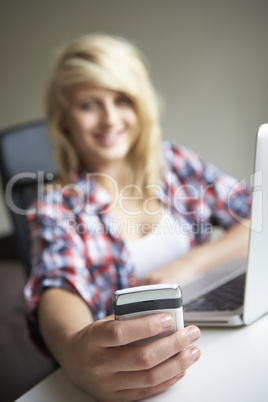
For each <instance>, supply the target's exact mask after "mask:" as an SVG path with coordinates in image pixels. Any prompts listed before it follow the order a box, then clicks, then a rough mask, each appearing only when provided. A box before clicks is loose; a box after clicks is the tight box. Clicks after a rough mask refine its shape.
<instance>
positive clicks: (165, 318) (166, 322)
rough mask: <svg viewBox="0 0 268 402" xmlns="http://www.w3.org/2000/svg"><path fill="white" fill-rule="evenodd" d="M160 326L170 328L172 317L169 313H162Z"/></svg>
mask: <svg viewBox="0 0 268 402" xmlns="http://www.w3.org/2000/svg"><path fill="white" fill-rule="evenodd" d="M160 322H161V325H162V328H170V327H171V326H172V324H173V318H172V316H171V315H169V314H163V315H161V317H160Z"/></svg>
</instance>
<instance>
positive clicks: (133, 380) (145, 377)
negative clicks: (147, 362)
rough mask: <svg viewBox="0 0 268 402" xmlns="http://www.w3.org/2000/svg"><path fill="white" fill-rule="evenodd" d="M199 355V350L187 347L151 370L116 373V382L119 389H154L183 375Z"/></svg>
mask: <svg viewBox="0 0 268 402" xmlns="http://www.w3.org/2000/svg"><path fill="white" fill-rule="evenodd" d="M200 355H201V352H200V349H199V348H197V347H189V348H187V349H185V350H183V351H182V352H181V353H179V354H177V355H175V356H173V357H171V358H170V359H168V360H166V361H164V362H162V363H161V364H159V365H157V366H156V367H153V368H151V369H148V370H141V371H132V372H125V373H122V372H120V373H117V375H116V381H118V385H119V384H121V389H122V387H123V389H132V388H148V387H149V388H150V387H155V386H157V385H160V384H162V383H163V382H166V381H169V380H170V379H172V378H174V377H176V376H180V375H182V374H183V373H185V372H186V370H187V369H188V368H189V367H190V366H191V365H192V364H194V363H195V362H196V361H197V360H198V359H199V358H200Z"/></svg>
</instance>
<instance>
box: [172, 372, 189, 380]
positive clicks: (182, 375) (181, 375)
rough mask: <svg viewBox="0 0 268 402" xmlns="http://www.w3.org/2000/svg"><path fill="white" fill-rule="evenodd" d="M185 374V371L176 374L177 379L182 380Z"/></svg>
mask: <svg viewBox="0 0 268 402" xmlns="http://www.w3.org/2000/svg"><path fill="white" fill-rule="evenodd" d="M185 374H186V372H185V371H184V372H183V373H180V374H178V375H176V377H175V378H176V379H177V380H180V379H181V378H183V377H184V376H185Z"/></svg>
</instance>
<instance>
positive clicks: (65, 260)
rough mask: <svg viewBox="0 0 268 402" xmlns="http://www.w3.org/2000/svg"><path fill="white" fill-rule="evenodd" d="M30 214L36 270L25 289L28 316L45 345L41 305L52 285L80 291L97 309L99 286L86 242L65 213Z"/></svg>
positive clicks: (37, 338)
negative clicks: (40, 324) (90, 266)
mask: <svg viewBox="0 0 268 402" xmlns="http://www.w3.org/2000/svg"><path fill="white" fill-rule="evenodd" d="M57 212H58V213H57V214H51V213H47V214H45V213H34V214H29V215H28V221H29V229H30V237H31V245H32V271H31V274H30V277H29V279H28V282H27V284H26V286H25V289H24V296H25V308H26V316H27V321H28V325H29V329H30V335H31V337H32V339H33V340H34V341H35V343H37V345H39V346H40V347H41V349H43V350H44V349H45V347H44V344H43V342H42V339H41V336H40V333H39V328H38V317H37V307H38V303H39V301H40V298H41V296H42V294H43V293H44V292H45V291H46V290H47V289H48V288H51V287H53V288H61V289H66V290H69V291H71V292H74V293H76V294H78V295H80V296H81V297H82V298H83V299H84V300H85V301H86V303H87V304H88V306H89V307H90V308H91V309H92V313H93V315H95V313H96V311H95V310H96V309H97V302H96V301H98V300H99V289H98V287H97V286H96V285H95V284H94V281H93V280H92V278H91V273H90V270H89V269H88V267H87V263H86V258H85V251H84V249H85V245H84V243H83V241H82V239H81V237H80V236H79V235H78V234H77V233H75V231H74V229H73V228H69V229H70V230H68V229H67V228H66V224H65V221H64V217H63V214H62V213H61V211H60V210H59V209H58V210H57Z"/></svg>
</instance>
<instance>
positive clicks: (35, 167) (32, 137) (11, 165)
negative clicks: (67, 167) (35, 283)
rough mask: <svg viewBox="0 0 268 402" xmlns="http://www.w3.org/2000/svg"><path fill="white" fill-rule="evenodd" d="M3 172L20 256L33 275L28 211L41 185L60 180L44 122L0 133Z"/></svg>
mask: <svg viewBox="0 0 268 402" xmlns="http://www.w3.org/2000/svg"><path fill="white" fill-rule="evenodd" d="M0 169H1V176H2V185H3V189H4V194H5V199H6V204H7V206H8V210H9V211H10V214H11V218H12V221H13V223H14V228H15V236H16V240H17V247H18V255H19V256H20V259H21V261H22V262H23V264H24V266H25V268H26V270H27V273H29V272H30V269H31V264H30V242H29V237H28V229H27V222H26V212H25V211H26V209H27V207H28V206H29V204H30V202H31V201H32V200H33V198H34V197H36V196H37V189H38V183H40V182H41V183H42V181H43V182H47V181H49V180H51V179H52V176H53V177H55V176H57V169H56V167H55V164H54V162H53V160H52V154H51V149H50V144H49V139H48V130H47V125H46V123H45V122H44V121H38V122H32V123H29V124H24V125H22V126H19V127H15V128H11V129H8V130H5V131H3V132H2V133H0Z"/></svg>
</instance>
